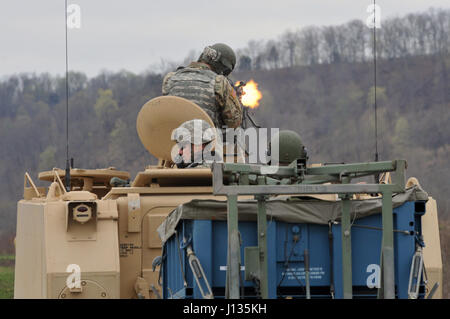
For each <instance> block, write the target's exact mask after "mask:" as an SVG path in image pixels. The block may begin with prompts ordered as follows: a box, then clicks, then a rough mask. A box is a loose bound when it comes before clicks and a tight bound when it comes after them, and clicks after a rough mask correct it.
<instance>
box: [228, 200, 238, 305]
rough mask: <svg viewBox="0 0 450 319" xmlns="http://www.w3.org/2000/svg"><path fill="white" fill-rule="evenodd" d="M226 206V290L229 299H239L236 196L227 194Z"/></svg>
mask: <svg viewBox="0 0 450 319" xmlns="http://www.w3.org/2000/svg"><path fill="white" fill-rule="evenodd" d="M227 208H228V219H227V226H228V260H227V283H226V284H227V289H226V290H227V292H228V296H227V297H228V298H229V299H239V273H240V269H239V260H240V254H241V251H240V245H239V230H238V205H237V196H236V195H229V196H228V200H227Z"/></svg>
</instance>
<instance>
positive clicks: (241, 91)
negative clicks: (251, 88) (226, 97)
mask: <svg viewBox="0 0 450 319" xmlns="http://www.w3.org/2000/svg"><path fill="white" fill-rule="evenodd" d="M229 81H230V84H231V85H232V86H233V88H234V90H235V91H236V95H237V97H238V99H239V102H241V106H242V128H244V129H246V128H247V120H249V121H250V122H251V124H252V125H253V127H255V128H260V127H261V126H259V125H258V124H256V123H255V121H254V120H253V119H252V117H251V116H250V114H249V113H248V107H246V106H243V104H242V96H243V95H245V92H244V87H245V86H246V85H247V83H246V82H244V81H239V82H237V83H236V84H233V83H232V82H231V80H229Z"/></svg>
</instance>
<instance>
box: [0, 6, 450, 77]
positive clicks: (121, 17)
mask: <svg viewBox="0 0 450 319" xmlns="http://www.w3.org/2000/svg"><path fill="white" fill-rule="evenodd" d="M68 3H69V5H70V4H78V5H79V6H80V7H81V29H69V38H68V39H69V66H70V69H71V70H77V71H83V72H85V73H87V74H88V76H95V75H97V74H98V72H99V71H101V70H103V69H107V70H111V71H118V70H121V69H126V70H129V71H132V72H135V73H140V72H142V71H144V70H146V69H148V68H149V67H150V66H151V65H152V64H157V63H160V62H161V59H164V60H167V61H174V60H175V61H180V60H182V59H183V58H184V57H186V55H187V54H188V53H189V51H191V50H193V49H194V50H196V51H200V50H201V49H203V48H204V47H205V46H206V45H210V44H213V43H216V42H225V43H227V44H229V45H230V46H231V47H233V48H235V49H238V48H242V47H245V45H246V44H247V43H248V41H249V40H261V39H264V40H268V39H271V38H276V37H277V36H279V35H281V34H282V33H283V32H285V31H286V30H287V29H290V30H296V29H298V28H301V27H305V26H309V25H319V26H320V25H335V24H341V23H345V22H347V21H349V20H352V19H360V20H363V21H365V20H366V18H367V17H368V15H369V14H368V13H367V12H366V8H367V6H368V5H369V4H371V3H372V0H314V1H311V0H274V1H261V0H242V1H236V0H226V1H213V0H209V1H207V0H165V1H155V0H128V1H124V0H69V1H68ZM377 4H378V5H380V7H381V24H382V23H383V19H385V18H386V17H392V16H402V15H404V14H407V13H410V12H418V11H424V10H427V9H428V8H430V7H435V8H449V7H450V1H448V0H377ZM64 32H65V31H64V0H39V1H30V0H28V1H24V0H14V1H12V0H0V76H4V75H8V74H13V73H17V72H38V73H40V72H50V73H52V74H63V73H64V70H65V53H64V52H65V51H64V49H65V38H64Z"/></svg>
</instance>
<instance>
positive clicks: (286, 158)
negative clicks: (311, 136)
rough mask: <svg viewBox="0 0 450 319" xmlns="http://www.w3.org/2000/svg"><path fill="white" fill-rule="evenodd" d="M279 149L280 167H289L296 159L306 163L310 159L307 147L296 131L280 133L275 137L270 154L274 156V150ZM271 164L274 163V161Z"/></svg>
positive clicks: (272, 140) (271, 143)
mask: <svg viewBox="0 0 450 319" xmlns="http://www.w3.org/2000/svg"><path fill="white" fill-rule="evenodd" d="M276 147H278V154H279V163H280V165H288V164H290V163H292V162H293V161H294V160H296V159H300V160H302V161H304V162H305V163H306V160H307V159H308V156H307V153H306V149H305V146H304V145H303V143H302V140H301V139H300V135H298V134H297V133H296V132H294V131H289V130H285V131H280V132H278V133H277V134H275V135H274V136H273V138H272V139H271V141H270V148H269V152H270V155H271V156H274V155H275V154H274V151H273V150H274V148H276ZM271 162H272V163H273V161H272V159H271Z"/></svg>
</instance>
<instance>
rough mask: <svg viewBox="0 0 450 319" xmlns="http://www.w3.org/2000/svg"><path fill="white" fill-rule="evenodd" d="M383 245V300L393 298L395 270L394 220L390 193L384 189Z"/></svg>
mask: <svg viewBox="0 0 450 319" xmlns="http://www.w3.org/2000/svg"><path fill="white" fill-rule="evenodd" d="M382 203H383V207H382V223H383V244H382V249H381V253H382V255H383V257H382V259H383V260H382V272H383V281H382V282H381V284H382V285H383V292H384V298H385V299H394V298H395V268H394V220H393V214H392V192H391V191H390V189H386V190H385V191H384V192H383V198H382Z"/></svg>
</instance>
